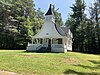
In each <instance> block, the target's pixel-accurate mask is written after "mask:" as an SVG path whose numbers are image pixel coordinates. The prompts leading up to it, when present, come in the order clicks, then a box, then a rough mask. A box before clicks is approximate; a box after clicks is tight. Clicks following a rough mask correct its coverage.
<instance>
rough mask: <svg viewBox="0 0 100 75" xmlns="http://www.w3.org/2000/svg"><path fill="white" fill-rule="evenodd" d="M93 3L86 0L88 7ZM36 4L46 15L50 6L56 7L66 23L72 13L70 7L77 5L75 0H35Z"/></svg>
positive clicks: (91, 0)
mask: <svg viewBox="0 0 100 75" xmlns="http://www.w3.org/2000/svg"><path fill="white" fill-rule="evenodd" d="M93 2H94V0H85V3H86V5H87V6H89V5H91V3H93ZM34 3H35V8H36V9H38V8H41V10H42V11H43V12H44V13H46V11H47V10H48V8H49V5H50V4H53V5H55V7H56V9H57V8H59V10H58V12H60V13H61V15H62V20H63V22H65V21H66V19H67V18H68V16H69V13H70V12H71V8H70V7H71V6H72V4H74V3H75V0H34ZM86 10H87V11H88V8H86ZM87 11H86V13H87Z"/></svg>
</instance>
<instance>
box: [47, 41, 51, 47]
mask: <svg viewBox="0 0 100 75" xmlns="http://www.w3.org/2000/svg"><path fill="white" fill-rule="evenodd" d="M48 47H49V48H51V39H48Z"/></svg>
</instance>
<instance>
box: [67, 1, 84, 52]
mask: <svg viewBox="0 0 100 75" xmlns="http://www.w3.org/2000/svg"><path fill="white" fill-rule="evenodd" d="M85 7H86V6H85V2H84V0H76V1H75V4H73V7H71V9H72V11H73V13H72V14H71V15H70V18H69V20H67V21H66V24H68V25H70V27H71V31H72V33H73V50H74V51H83V50H84V46H83V45H84V33H85V32H84V31H85V30H84V29H85V26H86V21H85V20H86V15H85V14H84V11H85Z"/></svg>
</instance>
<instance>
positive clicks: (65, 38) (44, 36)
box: [26, 4, 73, 53]
mask: <svg viewBox="0 0 100 75" xmlns="http://www.w3.org/2000/svg"><path fill="white" fill-rule="evenodd" d="M51 6H52V5H51V4H50V7H49V9H48V11H47V13H46V14H45V19H44V24H43V25H42V28H41V30H40V31H39V32H38V33H37V34H36V35H35V36H33V38H32V43H31V44H28V46H27V49H26V50H27V51H40V52H41V51H43V52H64V53H66V52H67V51H72V38H73V35H72V33H71V31H70V29H69V27H68V26H61V27H59V26H58V25H57V24H56V23H55V17H54V14H53V11H52V7H51Z"/></svg>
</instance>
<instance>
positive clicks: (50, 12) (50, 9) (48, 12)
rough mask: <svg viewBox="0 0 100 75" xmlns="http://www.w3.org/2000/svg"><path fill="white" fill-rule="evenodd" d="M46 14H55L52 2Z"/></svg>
mask: <svg viewBox="0 0 100 75" xmlns="http://www.w3.org/2000/svg"><path fill="white" fill-rule="evenodd" d="M46 15H53V11H52V4H50V7H49V10H48V11H47V13H46V14H45V16H46Z"/></svg>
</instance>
